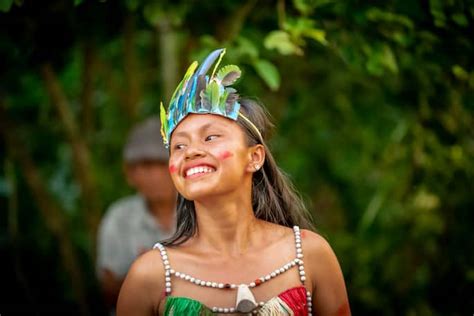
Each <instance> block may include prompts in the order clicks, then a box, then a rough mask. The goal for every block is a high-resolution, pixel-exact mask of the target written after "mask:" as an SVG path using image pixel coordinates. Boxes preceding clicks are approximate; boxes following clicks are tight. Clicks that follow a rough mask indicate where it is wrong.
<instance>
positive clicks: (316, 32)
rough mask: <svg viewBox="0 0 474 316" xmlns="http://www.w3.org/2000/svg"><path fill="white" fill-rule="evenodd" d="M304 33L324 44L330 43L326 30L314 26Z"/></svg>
mask: <svg viewBox="0 0 474 316" xmlns="http://www.w3.org/2000/svg"><path fill="white" fill-rule="evenodd" d="M303 35H305V36H306V37H309V38H312V39H314V40H315V41H317V42H319V43H321V44H323V45H327V44H328V41H327V40H326V32H325V31H324V30H320V29H314V28H313V29H308V30H305V31H304V33H303Z"/></svg>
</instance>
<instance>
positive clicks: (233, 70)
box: [216, 65, 242, 86]
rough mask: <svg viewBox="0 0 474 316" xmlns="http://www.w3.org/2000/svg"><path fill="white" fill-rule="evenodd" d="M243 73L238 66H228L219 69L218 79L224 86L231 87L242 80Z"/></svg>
mask: <svg viewBox="0 0 474 316" xmlns="http://www.w3.org/2000/svg"><path fill="white" fill-rule="evenodd" d="M241 74H242V71H241V70H240V68H239V67H238V66H236V65H227V66H224V67H222V68H221V69H219V71H218V72H217V75H216V78H217V79H218V80H219V81H220V82H221V83H222V85H223V86H230V85H231V84H233V83H234V82H235V81H237V79H239V78H240V76H241Z"/></svg>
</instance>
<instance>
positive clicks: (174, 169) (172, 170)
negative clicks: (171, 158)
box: [169, 165, 178, 174]
mask: <svg viewBox="0 0 474 316" xmlns="http://www.w3.org/2000/svg"><path fill="white" fill-rule="evenodd" d="M169 170H170V173H171V174H173V173H175V172H176V171H178V168H176V167H175V165H170V166H169Z"/></svg>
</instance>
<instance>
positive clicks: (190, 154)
mask: <svg viewBox="0 0 474 316" xmlns="http://www.w3.org/2000/svg"><path fill="white" fill-rule="evenodd" d="M204 156H205V152H204V151H203V150H202V149H201V148H199V147H198V146H196V145H191V144H190V145H189V146H188V147H187V148H186V155H185V158H186V160H193V159H197V158H201V157H204Z"/></svg>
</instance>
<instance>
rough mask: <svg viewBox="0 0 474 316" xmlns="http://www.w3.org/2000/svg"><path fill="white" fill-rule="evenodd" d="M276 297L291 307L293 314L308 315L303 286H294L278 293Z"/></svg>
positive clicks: (296, 315) (297, 315)
mask: <svg viewBox="0 0 474 316" xmlns="http://www.w3.org/2000/svg"><path fill="white" fill-rule="evenodd" d="M278 297H279V298H280V299H281V300H282V301H283V302H285V303H286V305H288V307H290V308H291V310H292V311H293V312H294V313H295V316H306V315H308V306H307V305H308V301H307V297H306V288H305V287H304V286H299V287H294V288H291V289H288V290H286V291H285V292H283V293H281V294H280V295H278Z"/></svg>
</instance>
